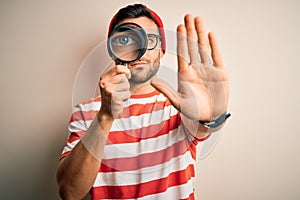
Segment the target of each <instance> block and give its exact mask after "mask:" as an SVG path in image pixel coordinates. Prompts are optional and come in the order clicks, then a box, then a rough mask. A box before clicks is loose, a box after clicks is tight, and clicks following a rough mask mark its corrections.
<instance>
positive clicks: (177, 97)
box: [152, 14, 229, 121]
mask: <svg viewBox="0 0 300 200" xmlns="http://www.w3.org/2000/svg"><path fill="white" fill-rule="evenodd" d="M177 32H178V33H177V57H178V91H177V92H176V91H174V90H172V89H171V88H170V87H168V86H166V84H165V83H164V82H163V81H162V80H158V79H156V80H154V81H152V85H153V86H154V87H156V88H157V89H158V90H160V91H161V92H163V93H164V94H165V95H166V96H167V97H168V98H169V99H170V100H171V102H172V104H173V105H174V106H175V107H176V108H177V109H178V110H179V111H181V113H182V114H184V115H185V116H186V117H188V118H190V119H197V120H204V121H210V120H211V119H212V118H215V117H217V116H219V115H221V114H223V113H224V112H226V110H227V106H228V97H229V83H228V76H227V73H226V71H225V69H224V66H223V62H222V59H221V54H220V51H219V48H218V45H217V41H216V38H215V35H214V34H213V33H208V35H207V34H206V32H205V28H204V25H203V22H202V19H201V18H200V17H196V18H194V17H193V16H192V15H190V14H188V15H186V16H185V24H184V25H179V26H178V28H177ZM211 58H212V59H211Z"/></svg>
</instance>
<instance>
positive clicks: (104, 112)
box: [57, 66, 130, 199]
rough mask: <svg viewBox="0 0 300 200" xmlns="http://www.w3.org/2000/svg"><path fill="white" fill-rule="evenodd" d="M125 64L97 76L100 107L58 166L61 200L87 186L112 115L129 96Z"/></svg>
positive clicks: (74, 196)
mask: <svg viewBox="0 0 300 200" xmlns="http://www.w3.org/2000/svg"><path fill="white" fill-rule="evenodd" d="M129 76H130V71H129V69H127V68H126V67H125V66H114V67H112V68H111V69H110V70H108V71H107V72H106V73H104V74H103V75H102V77H101V79H100V82H99V86H100V90H101V108H100V111H99V112H98V114H97V116H96V117H95V119H94V120H93V122H92V124H91V125H90V127H89V128H88V130H87V132H86V133H85V135H84V136H83V137H82V138H81V140H80V141H79V142H78V143H77V145H76V146H75V147H74V149H73V150H72V151H71V152H70V153H69V155H68V156H67V157H65V158H63V159H62V160H61V161H60V162H59V165H58V169H57V181H58V186H59V194H60V196H61V197H62V198H63V199H82V198H83V197H84V196H85V195H86V194H87V193H88V192H89V190H90V189H91V187H92V185H93V183H94V181H95V179H96V177H97V173H98V170H99V167H100V163H101V159H102V156H103V152H104V146H105V143H106V139H107V136H108V134H109V131H110V128H111V126H112V123H113V121H114V118H115V117H116V116H117V115H118V114H120V113H121V112H122V110H123V106H122V102H123V101H124V100H126V99H128V98H129V97H130V92H129V82H128V78H129Z"/></svg>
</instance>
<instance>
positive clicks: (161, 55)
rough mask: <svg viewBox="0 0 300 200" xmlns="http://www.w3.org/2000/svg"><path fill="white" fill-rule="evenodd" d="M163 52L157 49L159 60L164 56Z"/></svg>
mask: <svg viewBox="0 0 300 200" xmlns="http://www.w3.org/2000/svg"><path fill="white" fill-rule="evenodd" d="M164 55H165V54H164V52H163V51H162V48H160V49H159V57H160V59H161V58H162V57H163V56H164Z"/></svg>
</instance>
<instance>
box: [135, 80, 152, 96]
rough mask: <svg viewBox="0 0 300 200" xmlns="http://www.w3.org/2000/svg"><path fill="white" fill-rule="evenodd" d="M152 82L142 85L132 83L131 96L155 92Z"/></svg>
mask: <svg viewBox="0 0 300 200" xmlns="http://www.w3.org/2000/svg"><path fill="white" fill-rule="evenodd" d="M150 82H151V80H149V81H147V82H145V83H140V84H134V83H130V92H131V94H147V93H151V92H153V91H155V88H154V87H153V86H152V85H151V83H150Z"/></svg>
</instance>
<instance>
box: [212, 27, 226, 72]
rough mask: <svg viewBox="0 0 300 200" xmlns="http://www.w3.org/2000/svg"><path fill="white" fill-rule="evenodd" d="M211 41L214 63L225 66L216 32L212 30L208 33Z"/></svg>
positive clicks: (217, 65)
mask: <svg viewBox="0 0 300 200" xmlns="http://www.w3.org/2000/svg"><path fill="white" fill-rule="evenodd" d="M208 38H209V43H210V47H211V57H212V59H213V62H214V65H215V66H216V67H219V68H221V67H223V66H224V65H223V60H222V55H221V51H220V49H219V45H218V41H217V38H216V36H215V34H214V33H212V32H210V33H208Z"/></svg>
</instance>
